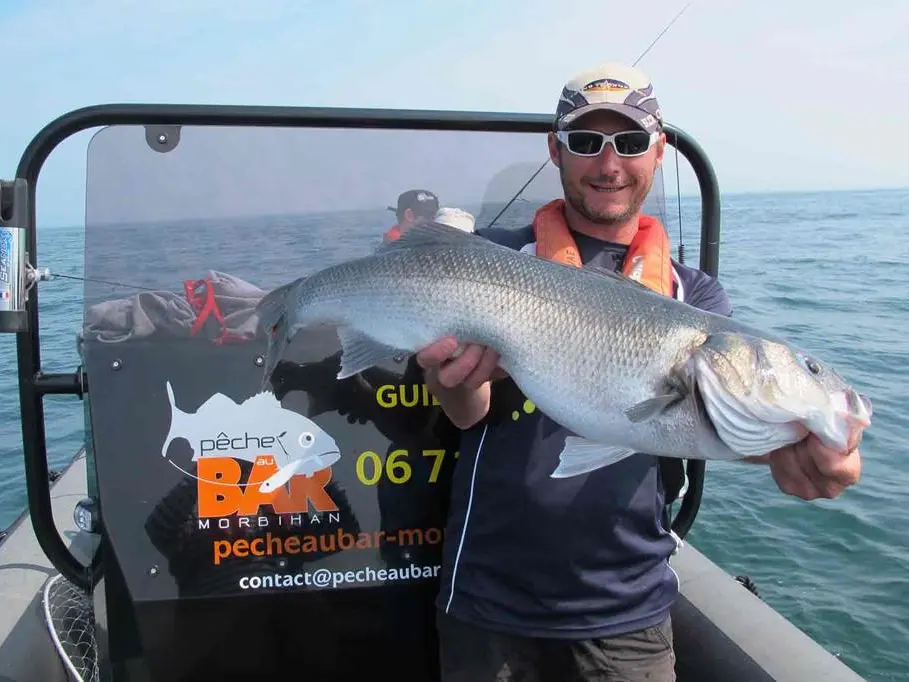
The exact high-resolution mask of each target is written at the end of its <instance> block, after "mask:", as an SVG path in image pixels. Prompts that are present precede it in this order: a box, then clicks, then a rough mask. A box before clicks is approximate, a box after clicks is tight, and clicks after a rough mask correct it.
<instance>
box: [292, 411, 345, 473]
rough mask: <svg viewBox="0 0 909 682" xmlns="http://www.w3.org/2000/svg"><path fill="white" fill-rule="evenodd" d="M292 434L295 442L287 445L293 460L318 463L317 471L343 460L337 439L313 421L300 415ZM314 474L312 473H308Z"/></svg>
mask: <svg viewBox="0 0 909 682" xmlns="http://www.w3.org/2000/svg"><path fill="white" fill-rule="evenodd" d="M294 426H295V428H294V430H293V431H291V432H290V434H292V437H293V440H291V441H288V443H287V455H288V457H289V458H290V459H291V460H306V461H309V462H318V463H320V466H317V467H315V470H319V469H324V468H326V467H328V466H331V465H332V464H334V463H335V462H337V461H338V460H339V459H340V458H341V452H340V449H339V448H338V444H337V443H336V442H335V439H334V438H332V437H331V436H330V435H329V434H328V433H327V432H326V431H325V430H323V429H322V428H321V427H320V426H319V425H318V424H316V423H315V422H314V421H312V420H311V419H308V418H306V417H304V416H303V415H298V420H297V421H295V422H294ZM308 473H310V475H311V473H314V471H312V472H308Z"/></svg>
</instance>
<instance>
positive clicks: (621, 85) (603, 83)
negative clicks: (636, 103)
mask: <svg viewBox="0 0 909 682" xmlns="http://www.w3.org/2000/svg"><path fill="white" fill-rule="evenodd" d="M582 90H583V92H618V91H621V90H631V86H630V85H628V83H626V82H624V81H620V80H618V79H617V78H599V79H597V80H595V81H591V82H589V83H588V84H587V85H585V86H584V87H583V88H582Z"/></svg>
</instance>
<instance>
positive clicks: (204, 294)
mask: <svg viewBox="0 0 909 682" xmlns="http://www.w3.org/2000/svg"><path fill="white" fill-rule="evenodd" d="M183 289H184V291H185V292H186V300H187V301H188V302H189V304H190V306H192V309H193V311H194V312H195V313H196V321H195V322H193V326H192V329H190V331H189V335H190V336H195V335H196V334H197V333H198V332H199V330H200V329H202V326H203V325H204V324H205V322H206V320H208V318H209V316H214V318H215V319H216V320H217V321H218V326H219V327H220V328H221V334H220V336H218V338H217V339H215V343H216V344H218V345H220V344H222V343H225V342H228V341H245V339H244V338H243V337H242V336H240V335H238V334H231V333H230V332H228V331H227V325H226V324H225V322H224V315H223V314H222V313H221V308H220V307H219V306H218V301H217V299H216V298H215V288H214V286H212V282H211V280H210V279H195V280H193V279H187V280H184V281H183Z"/></svg>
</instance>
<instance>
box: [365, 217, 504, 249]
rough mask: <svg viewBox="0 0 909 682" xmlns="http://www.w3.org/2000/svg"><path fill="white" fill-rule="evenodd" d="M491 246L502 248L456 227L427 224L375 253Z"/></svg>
mask: <svg viewBox="0 0 909 682" xmlns="http://www.w3.org/2000/svg"><path fill="white" fill-rule="evenodd" d="M443 245H448V246H489V247H490V248H501V247H499V245H498V244H496V243H495V242H491V241H489V240H488V239H485V238H483V237H481V236H480V235H478V234H474V233H473V232H464V230H459V229H458V228H456V227H451V226H450V225H444V224H442V223H434V222H426V223H419V224H417V225H414V226H413V227H411V228H410V229H409V230H408V231H407V232H406V233H404V234H403V235H402V236H401V237H399V238H398V239H396V240H394V241H390V242H385V243H383V244H380V245H379V246H378V247H376V250H375V253H377V254H381V253H389V252H392V251H399V250H402V249H417V248H421V247H427V246H443Z"/></svg>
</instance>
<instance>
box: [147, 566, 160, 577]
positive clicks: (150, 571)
mask: <svg viewBox="0 0 909 682" xmlns="http://www.w3.org/2000/svg"><path fill="white" fill-rule="evenodd" d="M148 574H149V575H150V576H151V577H152V578H154V577H155V576H156V575H158V567H157V566H152V567H151V568H150V569H148Z"/></svg>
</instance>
